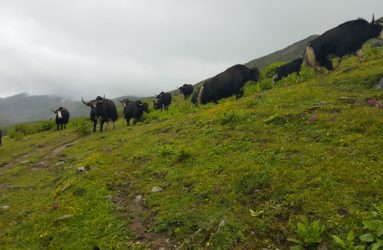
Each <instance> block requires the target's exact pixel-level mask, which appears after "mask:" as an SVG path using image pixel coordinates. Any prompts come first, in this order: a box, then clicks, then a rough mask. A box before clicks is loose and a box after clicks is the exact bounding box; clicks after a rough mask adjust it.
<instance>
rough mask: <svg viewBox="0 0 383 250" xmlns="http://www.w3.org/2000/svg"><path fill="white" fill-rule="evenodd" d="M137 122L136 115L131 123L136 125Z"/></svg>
mask: <svg viewBox="0 0 383 250" xmlns="http://www.w3.org/2000/svg"><path fill="white" fill-rule="evenodd" d="M137 122H138V118H137V117H136V118H134V120H133V125H136V123H137Z"/></svg>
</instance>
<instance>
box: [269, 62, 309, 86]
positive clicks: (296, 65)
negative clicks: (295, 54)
mask: <svg viewBox="0 0 383 250" xmlns="http://www.w3.org/2000/svg"><path fill="white" fill-rule="evenodd" d="M302 62H303V58H298V59H295V60H293V61H291V62H289V63H286V64H284V65H282V66H280V67H278V68H276V69H275V73H274V76H273V81H274V82H277V81H279V80H281V79H282V78H284V77H286V76H288V75H290V74H291V73H294V72H295V73H297V75H299V72H300V71H301V65H302Z"/></svg>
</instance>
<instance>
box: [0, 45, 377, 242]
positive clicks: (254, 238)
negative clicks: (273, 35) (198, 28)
mask: <svg viewBox="0 0 383 250" xmlns="http://www.w3.org/2000/svg"><path fill="white" fill-rule="evenodd" d="M365 53H366V62H364V63H362V64H360V63H359V62H358V59H356V58H355V57H351V58H347V59H346V60H345V61H344V62H343V63H342V65H341V68H340V69H338V70H336V71H335V72H325V73H323V74H321V75H317V76H315V75H314V73H313V71H312V70H311V69H304V70H303V73H302V77H301V78H300V83H297V79H296V77H295V76H290V77H288V78H287V79H285V80H283V81H281V82H280V83H278V84H277V85H272V84H271V80H270V79H268V78H266V79H265V80H263V81H262V82H261V83H259V84H255V83H249V84H248V86H247V87H246V89H245V96H244V97H243V98H241V99H240V100H238V101H235V100H234V98H228V99H226V100H223V101H221V102H220V104H218V105H214V104H208V105H205V106H202V107H192V106H190V104H189V103H188V102H185V101H183V100H182V99H183V98H181V97H180V96H178V97H176V98H175V101H174V103H173V104H172V106H171V108H170V110H169V111H168V112H159V111H152V112H151V113H150V114H148V115H146V117H145V121H144V122H143V123H140V124H138V125H136V126H132V127H129V128H127V127H126V126H125V121H123V120H122V119H120V120H119V121H118V124H117V129H115V130H113V129H109V130H107V131H105V132H102V133H100V132H97V133H93V134H89V135H87V133H88V132H89V131H90V128H91V124H90V122H89V121H86V120H82V119H78V120H76V121H74V122H72V124H71V126H70V128H69V129H68V130H66V131H63V132H61V131H60V132H57V131H51V130H50V131H44V132H40V133H35V134H31V135H27V134H28V133H25V134H26V135H21V136H15V134H14V136H13V137H14V139H11V138H10V137H6V138H4V143H3V144H4V145H3V147H2V148H0V166H1V167H0V227H1V229H2V230H1V231H0V248H1V249H25V248H27V249H45V248H52V249H59V248H62V249H92V247H93V248H94V249H98V248H100V249H112V248H114V249H146V248H152V249H159V248H161V247H163V248H164V249H172V248H174V247H180V248H181V249H262V248H266V249H277V248H278V249H288V248H290V247H292V246H295V245H297V248H295V249H317V248H318V249H341V248H340V247H339V246H338V245H337V244H336V243H335V241H334V240H333V237H332V236H333V235H337V236H339V237H340V238H342V239H345V238H346V235H347V233H348V232H349V231H350V230H352V231H353V232H354V234H355V239H353V240H350V241H353V242H355V243H356V244H357V243H358V244H359V243H360V244H361V243H362V242H361V240H360V239H359V238H358V237H359V236H360V235H362V234H363V233H365V232H367V231H371V230H372V229H369V228H367V227H366V226H365V227H366V229H364V228H363V223H362V221H363V220H368V219H370V218H371V216H372V211H374V205H377V206H379V205H381V204H382V199H383V189H382V187H383V176H382V173H383V165H382V162H383V158H382V154H381V148H382V139H381V138H382V134H383V126H382V124H383V109H382V104H381V101H382V100H383V92H382V90H375V89H373V88H372V86H373V85H374V84H375V83H376V82H377V81H378V80H379V79H380V78H381V77H383V71H382V65H383V49H382V48H380V49H377V48H374V49H369V48H366V49H365ZM268 71H270V68H267V69H265V71H264V72H263V74H264V75H267V72H268ZM10 132H11V131H10ZM10 134H11V133H10ZM155 187H157V190H153V188H155ZM152 191H158V192H152ZM375 215H377V214H375ZM382 215H383V213H382ZM306 220H307V223H306V222H305V221H306ZM318 220H319V222H315V223H312V222H314V221H318ZM302 223H303V224H302ZM311 223H312V224H311ZM297 224H299V225H300V226H299V228H298V230H297ZM289 238H290V240H288V239H289ZM291 238H294V239H295V240H293V239H291ZM351 238H352V237H349V239H351ZM294 241H295V243H294ZM366 246H367V245H366ZM299 247H301V248H299ZM345 249H351V248H345Z"/></svg>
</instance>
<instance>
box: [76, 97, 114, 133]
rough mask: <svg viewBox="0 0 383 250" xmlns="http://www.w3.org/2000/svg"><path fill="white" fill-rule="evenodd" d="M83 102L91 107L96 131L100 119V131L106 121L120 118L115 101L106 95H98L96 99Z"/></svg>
mask: <svg viewBox="0 0 383 250" xmlns="http://www.w3.org/2000/svg"><path fill="white" fill-rule="evenodd" d="M81 100H82V102H83V103H84V104H85V105H87V106H89V107H90V109H91V110H90V120H91V121H92V122H93V132H96V126H97V121H98V120H99V121H100V131H102V129H103V126H104V123H105V122H107V123H109V122H112V123H113V128H115V126H114V122H115V121H117V119H118V114H117V108H116V105H115V104H114V102H113V101H111V100H108V99H105V97H104V98H103V97H101V96H97V98H96V99H94V100H92V101H89V102H85V101H84V99H82V98H81Z"/></svg>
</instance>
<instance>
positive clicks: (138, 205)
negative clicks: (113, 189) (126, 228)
mask: <svg viewBox="0 0 383 250" xmlns="http://www.w3.org/2000/svg"><path fill="white" fill-rule="evenodd" d="M125 191H126V190H125ZM114 202H115V203H116V206H117V207H118V208H119V209H120V211H121V212H122V213H123V217H127V218H126V219H128V220H129V221H130V229H131V230H132V232H133V234H134V235H135V238H134V240H135V242H139V243H140V244H143V245H144V246H146V247H149V248H150V249H153V250H165V249H166V250H168V249H177V244H175V243H174V242H173V241H172V240H170V239H169V237H168V236H167V235H165V234H163V233H154V232H149V226H150V223H148V222H146V221H145V220H144V214H145V212H146V208H145V206H144V201H143V200H141V199H133V200H131V199H128V198H127V195H126V192H124V191H122V190H119V195H118V197H117V198H115V199H114Z"/></svg>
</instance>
